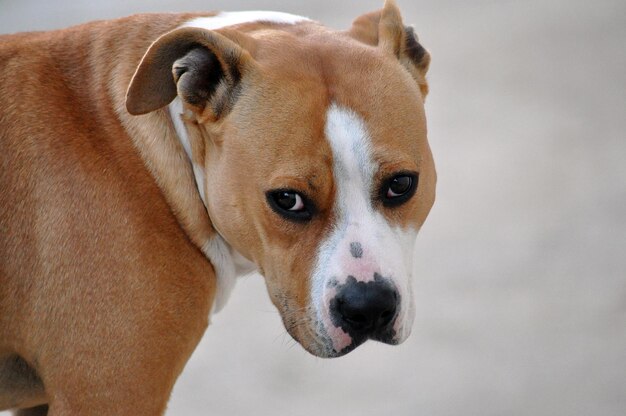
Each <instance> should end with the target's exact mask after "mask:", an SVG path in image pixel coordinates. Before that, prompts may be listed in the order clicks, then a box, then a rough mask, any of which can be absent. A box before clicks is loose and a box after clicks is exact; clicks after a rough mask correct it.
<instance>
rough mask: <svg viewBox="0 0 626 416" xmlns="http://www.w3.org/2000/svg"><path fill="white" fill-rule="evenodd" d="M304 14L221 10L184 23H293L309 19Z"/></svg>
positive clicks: (213, 25) (213, 26)
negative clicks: (213, 14)
mask: <svg viewBox="0 0 626 416" xmlns="http://www.w3.org/2000/svg"><path fill="white" fill-rule="evenodd" d="M308 20H309V19H308V18H306V17H303V16H297V15H294V14H289V13H282V12H271V11H246V12H221V13H218V14H216V15H215V16H209V17H198V18H196V19H193V20H191V21H189V22H187V23H185V24H184V25H183V27H200V28H203V29H208V30H215V29H220V28H223V27H228V26H234V25H239V24H242V23H250V22H269V23H279V24H288V25H293V24H296V23H298V22H302V21H308Z"/></svg>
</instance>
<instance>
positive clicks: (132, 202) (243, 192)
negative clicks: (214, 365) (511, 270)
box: [0, 3, 435, 415]
mask: <svg viewBox="0 0 626 416" xmlns="http://www.w3.org/2000/svg"><path fill="white" fill-rule="evenodd" d="M181 27H183V28H182V29H177V28H181ZM164 34H167V35H164ZM157 39H158V40H157ZM155 41H156V42H155ZM151 45H152V46H151ZM146 51H148V52H146ZM144 54H145V56H144ZM142 57H143V59H142ZM428 59H429V58H428V55H427V53H426V52H425V51H424V50H423V49H422V48H421V46H419V44H418V43H417V42H416V39H415V38H414V36H413V34H412V32H411V31H408V30H406V29H405V28H404V26H401V20H400V18H399V14H398V12H397V9H396V8H395V5H393V4H392V3H389V4H387V5H386V7H385V9H384V10H383V11H382V12H378V13H372V14H369V15H365V16H363V17H361V18H360V19H358V20H357V21H356V22H355V25H354V26H353V28H352V30H351V31H348V32H330V31H329V30H327V29H325V28H323V27H322V26H320V25H319V24H317V23H315V22H311V21H309V20H307V19H304V18H299V17H296V16H291V15H285V14H263V13H262V14H258V13H257V14H249V13H248V14H246V13H240V14H220V15H217V16H211V15H206V14H205V15H197V14H184V15H183V14H181V15H170V14H163V15H139V16H133V17H130V18H126V19H120V20H115V21H110V22H95V23H90V24H87V25H82V26H78V27H74V28H70V29H66V30H63V31H56V32H47V33H33V34H23V35H22V34H18V35H9V36H3V37H0V99H1V100H2V108H1V109H0V146H1V152H0V166H1V176H0V189H1V190H2V192H0V410H1V409H7V408H32V407H35V406H41V405H46V404H48V405H49V406H50V411H49V412H50V414H80V415H87V414H120V415H121V414H133V415H154V414H160V413H161V412H163V409H164V408H165V405H166V402H167V399H168V397H169V394H170V391H171V389H172V386H173V384H174V381H175V380H176V378H177V376H178V375H179V373H180V372H181V371H182V368H183V366H184V364H185V362H186V360H187V359H188V357H189V355H190V354H191V352H192V351H193V349H194V348H195V346H196V344H197V343H198V341H199V339H200V337H201V336H202V334H203V332H204V330H205V328H206V326H207V322H208V317H209V314H210V311H211V308H212V307H213V308H215V303H219V305H217V307H218V308H219V307H221V304H223V302H224V299H225V298H226V296H227V294H228V290H229V287H230V286H231V285H232V281H233V278H234V276H235V275H237V274H241V273H243V272H247V271H251V270H254V269H257V270H259V271H260V272H261V274H263V275H264V276H265V278H266V281H267V285H268V290H269V292H270V296H271V298H272V300H273V302H274V303H275V304H276V306H277V307H278V309H279V311H280V312H281V314H282V317H283V320H284V322H285V326H286V327H287V329H288V331H289V332H290V334H292V335H293V336H294V338H296V339H297V340H298V341H299V342H300V343H301V344H302V345H303V346H304V347H305V348H306V349H307V350H309V351H310V352H312V353H314V354H316V355H319V356H327V357H330V356H339V355H342V354H344V353H346V352H348V351H350V350H352V349H353V348H355V347H356V346H358V345H359V344H360V343H362V342H363V341H365V340H366V339H368V338H371V339H378V340H381V341H384V342H389V343H398V342H402V341H403V340H404V339H405V338H406V336H408V333H409V331H410V324H411V319H412V306H411V302H410V290H409V289H410V287H409V283H408V282H409V281H408V277H409V276H408V275H410V270H409V269H410V256H411V251H412V242H413V239H414V235H415V233H416V232H417V230H418V229H419V227H420V226H421V224H422V223H423V221H424V219H425V218H426V215H427V214H428V211H429V209H430V207H431V205H432V203H433V199H434V183H435V174H434V168H433V164H432V159H431V156H430V151H429V149H428V144H427V142H426V130H425V120H424V115H423V105H422V102H423V97H424V96H425V94H426V90H427V86H426V83H425V81H424V78H423V77H424V74H425V72H426V69H427V67H428ZM355 65H357V66H355ZM198 74H201V76H198ZM129 85H130V87H129ZM383 109H384V111H383ZM132 114H142V115H139V116H136V115H132ZM338 166H340V167H341V169H339V168H338ZM338 169H339V170H338ZM418 174H419V176H417V175H418ZM418 179H419V187H418ZM355 181H356V182H355ZM355 183H357V184H359V183H360V184H361V187H360V188H359V187H355ZM379 190H380V192H382V193H380V192H379ZM370 191H373V193H372V194H370ZM400 191H402V192H400ZM379 193H380V195H381V196H379ZM373 194H375V195H373ZM372 195H373V196H372ZM379 200H380V201H379ZM346 201H349V204H348V203H347V202H346ZM372 201H373V202H372ZM396 206H397V207H396ZM392 207H393V208H392ZM392 209H393V211H392ZM216 230H217V231H216ZM218 231H219V232H218ZM364 231H365V234H363V232H364ZM378 245H383V246H384V247H385V249H386V250H388V251H390V252H392V253H390V254H389V253H387V254H383V255H379V254H377V250H378V248H377V247H378ZM344 248H345V250H344ZM339 249H341V254H340V253H339V251H337V250H339ZM401 254H402V255H401ZM407 256H408V257H409V259H408V260H407ZM389 264H391V266H390V265H389ZM216 277H217V278H216ZM216 293H217V299H216ZM354 299H356V300H354ZM355 302H356V303H359V302H360V303H362V304H365V305H366V306H365V307H361V306H362V305H361V306H358V305H357V306H355ZM360 307H361V309H359V308H360ZM355 308H356V309H357V310H356V312H355V311H354V310H355ZM372 311H374V312H372ZM370 315H371V316H370ZM36 411H39V412H43V414H45V412H46V411H47V409H46V408H45V407H39V408H38V410H36ZM33 412H35V411H33Z"/></svg>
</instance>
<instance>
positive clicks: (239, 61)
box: [126, 28, 254, 119]
mask: <svg viewBox="0 0 626 416" xmlns="http://www.w3.org/2000/svg"><path fill="white" fill-rule="evenodd" d="M241 36H243V35H234V36H233V37H234V38H235V40H241ZM253 62H254V60H253V59H252V57H251V56H250V54H249V53H248V52H247V51H246V50H245V49H244V48H243V47H242V46H240V44H239V43H238V42H235V41H233V40H231V39H229V38H228V37H226V36H223V35H221V34H219V33H217V32H215V31H210V30H206V29H200V28H182V29H177V30H174V31H172V32H169V33H166V34H165V35H163V36H161V37H160V38H159V39H157V40H156V41H155V42H154V43H153V44H152V45H151V46H150V48H149V49H148V51H147V52H146V54H145V55H144V56H143V58H142V60H141V63H140V64H139V66H138V67H137V70H136V71H135V75H134V76H133V78H132V80H131V82H130V85H129V87H128V91H127V93H126V109H127V110H128V112H129V113H130V114H133V115H139V114H146V113H149V112H151V111H154V110H157V109H159V108H161V107H164V106H166V105H168V104H169V103H170V102H172V100H173V99H174V98H176V96H177V95H178V96H179V97H180V98H181V99H182V100H183V101H184V102H185V103H187V104H188V106H189V107H190V108H191V109H192V110H193V111H194V112H196V113H197V114H202V115H203V116H206V117H208V118H209V119H217V118H219V117H220V116H222V115H223V114H225V113H227V112H228V111H229V109H230V108H231V107H232V105H233V104H234V101H235V99H236V97H237V89H238V87H239V83H240V81H241V78H242V76H243V74H244V73H245V72H246V71H247V70H249V69H250V68H251V66H252V65H253Z"/></svg>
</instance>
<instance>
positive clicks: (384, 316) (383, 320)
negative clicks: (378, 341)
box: [380, 309, 396, 326]
mask: <svg viewBox="0 0 626 416" xmlns="http://www.w3.org/2000/svg"><path fill="white" fill-rule="evenodd" d="M395 314H396V311H395V309H394V310H391V309H388V310H386V311H384V312H383V313H381V314H380V324H381V326H387V325H388V324H389V323H390V322H391V320H392V319H393V317H394V315H395Z"/></svg>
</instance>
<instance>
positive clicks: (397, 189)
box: [381, 172, 418, 206]
mask: <svg viewBox="0 0 626 416" xmlns="http://www.w3.org/2000/svg"><path fill="white" fill-rule="evenodd" d="M417 181H418V175H417V173H412V172H411V173H400V174H397V175H394V176H392V177H391V178H389V179H387V180H386V181H385V182H384V183H383V186H382V188H381V197H382V201H383V204H384V205H385V206H397V205H400V204H403V203H405V202H406V201H408V200H409V199H410V198H411V197H412V196H413V194H415V190H416V189H417Z"/></svg>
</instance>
